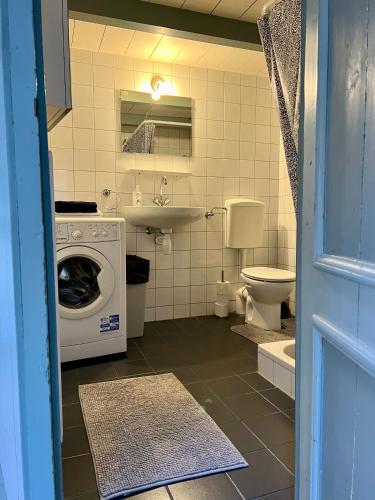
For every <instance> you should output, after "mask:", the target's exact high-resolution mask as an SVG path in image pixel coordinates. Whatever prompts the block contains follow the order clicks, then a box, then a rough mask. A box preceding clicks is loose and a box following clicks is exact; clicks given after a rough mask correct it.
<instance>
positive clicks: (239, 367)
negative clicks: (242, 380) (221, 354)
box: [192, 358, 257, 380]
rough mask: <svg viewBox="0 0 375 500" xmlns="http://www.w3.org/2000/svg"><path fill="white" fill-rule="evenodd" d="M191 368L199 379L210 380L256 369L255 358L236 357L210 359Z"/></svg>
mask: <svg viewBox="0 0 375 500" xmlns="http://www.w3.org/2000/svg"><path fill="white" fill-rule="evenodd" d="M192 369H193V371H194V372H195V373H196V374H197V376H198V377H199V378H200V379H201V380H210V379H214V378H220V377H228V376H230V375H234V374H239V373H249V372H253V371H256V370H257V360H256V358H237V359H227V360H220V361H212V362H209V363H202V364H198V365H195V366H192Z"/></svg>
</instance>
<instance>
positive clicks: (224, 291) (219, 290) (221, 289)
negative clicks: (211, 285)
mask: <svg viewBox="0 0 375 500" xmlns="http://www.w3.org/2000/svg"><path fill="white" fill-rule="evenodd" d="M216 294H217V295H230V281H217V282H216Z"/></svg>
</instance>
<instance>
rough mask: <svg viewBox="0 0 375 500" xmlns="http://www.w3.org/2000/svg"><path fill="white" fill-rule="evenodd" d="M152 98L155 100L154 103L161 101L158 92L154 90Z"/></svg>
mask: <svg viewBox="0 0 375 500" xmlns="http://www.w3.org/2000/svg"><path fill="white" fill-rule="evenodd" d="M151 97H152V98H153V100H154V101H158V100H159V99H160V94H159V92H157V91H156V90H153V91H152V92H151Z"/></svg>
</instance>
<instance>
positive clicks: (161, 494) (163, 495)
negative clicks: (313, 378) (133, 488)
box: [126, 488, 170, 500]
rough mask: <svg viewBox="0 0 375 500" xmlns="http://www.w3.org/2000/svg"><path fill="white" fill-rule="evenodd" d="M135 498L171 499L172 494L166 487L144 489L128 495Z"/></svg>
mask: <svg viewBox="0 0 375 500" xmlns="http://www.w3.org/2000/svg"><path fill="white" fill-rule="evenodd" d="M126 498H132V499H133V500H170V496H169V494H168V491H167V489H166V488H156V489H154V490H148V491H143V492H142V493H136V494H134V495H130V496H127V497H126Z"/></svg>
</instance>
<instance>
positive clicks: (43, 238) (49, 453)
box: [0, 0, 62, 500]
mask: <svg viewBox="0 0 375 500" xmlns="http://www.w3.org/2000/svg"><path fill="white" fill-rule="evenodd" d="M43 80H44V75H43V61H42V45H41V22H40V1H38V0H17V1H14V0H1V2H0V144H1V147H0V179H1V182H0V223H1V232H0V499H1V500H4V499H5V500H16V499H17V500H24V499H25V500H41V499H43V500H44V499H45V500H59V499H60V498H62V492H61V450H60V413H59V385H58V375H59V372H58V369H59V365H58V351H57V336H56V310H55V287H54V286H55V285H54V273H55V266H54V264H53V231H52V220H51V218H52V211H51V199H50V192H51V191H50V176H49V165H48V151H47V133H46V113H45V103H44V82H43Z"/></svg>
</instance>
